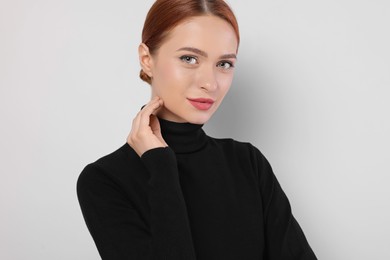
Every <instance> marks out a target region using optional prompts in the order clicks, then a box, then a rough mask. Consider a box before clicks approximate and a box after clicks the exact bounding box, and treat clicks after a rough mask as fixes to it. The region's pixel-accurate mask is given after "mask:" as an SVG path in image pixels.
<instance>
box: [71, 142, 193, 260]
mask: <svg viewBox="0 0 390 260" xmlns="http://www.w3.org/2000/svg"><path fill="white" fill-rule="evenodd" d="M141 161H142V162H143V164H144V165H145V167H146V168H147V170H148V171H149V172H150V178H149V180H148V183H147V186H148V202H149V208H150V221H149V224H147V223H146V222H147V221H146V220H145V219H144V218H142V217H141V216H140V214H139V213H138V212H137V210H136V208H135V207H134V205H132V203H131V202H130V200H129V199H128V198H127V197H126V194H124V193H123V191H122V190H121V189H120V187H119V186H118V185H117V184H116V183H115V181H113V180H112V179H111V176H109V174H106V173H105V172H104V171H103V170H101V169H99V168H98V167H96V166H95V165H94V164H89V165H87V166H86V167H85V168H84V170H83V171H82V173H81V174H80V177H79V179H78V182H77V194H78V199H79V203H80V207H81V210H82V213H83V216H84V219H85V222H86V224H87V227H88V229H89V231H90V233H91V235H92V237H93V239H94V241H95V244H96V246H97V248H98V251H99V254H100V256H101V257H102V259H104V260H105V259H107V260H116V259H118V260H119V259H120V260H124V259H137V260H162V259H172V260H187V259H188V260H195V259H196V257H195V251H194V248H193V243H192V237H191V230H190V225H189V220H188V215H187V210H186V205H185V201H184V197H183V194H182V191H181V187H180V183H179V175H178V169H177V163H176V157H175V154H174V152H173V151H172V150H171V149H170V148H169V147H165V148H154V149H152V150H149V151H147V152H145V153H144V154H143V155H142V157H141ZM129 174H132V173H131V172H129Z"/></svg>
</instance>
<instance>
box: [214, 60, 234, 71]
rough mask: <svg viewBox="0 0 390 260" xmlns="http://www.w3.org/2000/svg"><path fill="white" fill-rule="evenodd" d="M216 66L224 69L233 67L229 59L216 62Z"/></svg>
mask: <svg viewBox="0 0 390 260" xmlns="http://www.w3.org/2000/svg"><path fill="white" fill-rule="evenodd" d="M217 66H218V67H221V68H223V69H225V70H228V69H232V68H234V65H233V63H232V62H230V61H221V62H220V63H218V64H217Z"/></svg>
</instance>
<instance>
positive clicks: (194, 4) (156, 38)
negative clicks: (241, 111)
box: [140, 0, 240, 84]
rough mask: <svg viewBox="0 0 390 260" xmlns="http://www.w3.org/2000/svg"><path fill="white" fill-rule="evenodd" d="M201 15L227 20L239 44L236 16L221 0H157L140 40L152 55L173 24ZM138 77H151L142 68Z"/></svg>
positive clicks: (150, 11) (149, 79)
mask: <svg viewBox="0 0 390 260" xmlns="http://www.w3.org/2000/svg"><path fill="white" fill-rule="evenodd" d="M201 15H214V16H217V17H220V18H222V19H223V20H225V21H227V22H228V23H229V24H230V25H231V26H232V27H233V29H234V31H235V33H236V36H237V43H238V44H239V42H240V33H239V30H238V23H237V20H236V17H235V15H234V13H233V11H232V9H231V8H230V7H229V5H228V4H227V3H226V2H225V1H223V0H157V1H156V2H155V3H154V4H153V6H152V7H151V8H150V10H149V12H148V14H147V16H146V19H145V23H144V28H143V30H142V42H143V43H144V44H146V46H148V48H149V52H150V53H151V54H152V55H153V54H154V53H155V52H156V51H157V50H158V48H159V47H160V46H161V45H162V44H163V43H164V40H165V39H166V37H167V35H168V34H169V32H170V31H171V30H172V29H173V28H175V26H177V25H178V24H179V23H180V22H182V21H184V20H186V19H188V18H190V17H194V16H201ZM140 78H141V79H142V80H144V81H146V82H148V83H149V84H151V78H150V77H149V76H148V75H147V74H146V73H145V72H144V71H143V70H141V72H140Z"/></svg>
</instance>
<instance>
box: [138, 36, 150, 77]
mask: <svg viewBox="0 0 390 260" xmlns="http://www.w3.org/2000/svg"><path fill="white" fill-rule="evenodd" d="M138 56H139V63H140V65H141V68H142V70H143V71H144V72H145V73H146V74H147V75H148V76H149V77H151V78H152V77H153V73H152V71H153V57H152V55H151V54H150V52H149V48H148V46H146V44H145V43H141V44H140V45H139V47H138Z"/></svg>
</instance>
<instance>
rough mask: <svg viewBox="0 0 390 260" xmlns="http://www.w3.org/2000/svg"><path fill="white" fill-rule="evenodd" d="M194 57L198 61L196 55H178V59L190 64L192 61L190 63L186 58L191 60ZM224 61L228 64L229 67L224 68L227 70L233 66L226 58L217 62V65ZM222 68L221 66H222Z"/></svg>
mask: <svg viewBox="0 0 390 260" xmlns="http://www.w3.org/2000/svg"><path fill="white" fill-rule="evenodd" d="M192 59H194V60H195V61H196V63H198V58H197V57H194V56H190V55H183V56H181V57H180V60H181V61H183V62H185V63H187V64H190V65H193V63H190V62H189V61H188V60H192ZM224 63H227V64H229V66H230V67H229V68H227V69H226V70H229V69H232V68H234V65H233V63H232V62H230V61H227V60H223V61H220V62H218V65H221V64H224ZM222 68H223V67H222Z"/></svg>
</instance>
